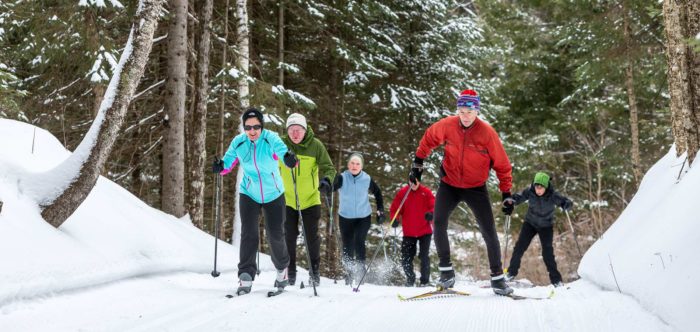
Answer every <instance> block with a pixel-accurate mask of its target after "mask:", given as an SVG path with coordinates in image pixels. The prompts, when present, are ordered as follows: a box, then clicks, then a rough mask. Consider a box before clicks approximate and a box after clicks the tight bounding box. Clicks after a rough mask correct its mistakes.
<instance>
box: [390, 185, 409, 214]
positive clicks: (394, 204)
mask: <svg viewBox="0 0 700 332" xmlns="http://www.w3.org/2000/svg"><path fill="white" fill-rule="evenodd" d="M406 190H408V186H404V187H403V188H401V189H399V192H398V193H396V196H394V200H393V201H392V202H391V208H389V220H391V219H392V218H394V214H395V213H396V210H398V209H399V205H400V204H401V200H402V199H403V196H404V195H406ZM396 219H397V220H398V219H401V218H400V216H397V217H396Z"/></svg>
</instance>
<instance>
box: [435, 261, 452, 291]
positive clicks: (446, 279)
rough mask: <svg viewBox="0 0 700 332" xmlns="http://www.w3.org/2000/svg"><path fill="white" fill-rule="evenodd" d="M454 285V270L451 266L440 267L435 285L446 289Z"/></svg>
mask: <svg viewBox="0 0 700 332" xmlns="http://www.w3.org/2000/svg"><path fill="white" fill-rule="evenodd" d="M448 269H449V270H448ZM454 285H455V270H453V269H452V267H451V266H450V267H446V268H443V267H440V279H439V280H438V282H437V284H435V286H437V288H438V289H448V288H452V287H454Z"/></svg>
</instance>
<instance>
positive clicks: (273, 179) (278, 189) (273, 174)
mask: <svg viewBox="0 0 700 332" xmlns="http://www.w3.org/2000/svg"><path fill="white" fill-rule="evenodd" d="M270 175H272V182H274V183H275V188H277V192H280V187H279V186H277V179H275V172H270Z"/></svg>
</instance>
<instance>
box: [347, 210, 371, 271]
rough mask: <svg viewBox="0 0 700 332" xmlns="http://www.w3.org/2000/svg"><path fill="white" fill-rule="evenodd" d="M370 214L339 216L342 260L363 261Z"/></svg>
mask: <svg viewBox="0 0 700 332" xmlns="http://www.w3.org/2000/svg"><path fill="white" fill-rule="evenodd" d="M371 222H372V221H371V214H370V215H369V216H367V217H364V218H352V219H349V218H344V217H343V216H340V223H339V226H340V235H341V237H342V238H343V262H344V263H348V262H352V261H358V262H361V263H364V262H365V258H366V255H367V254H366V247H365V241H366V240H367V233H368V232H369V226H371Z"/></svg>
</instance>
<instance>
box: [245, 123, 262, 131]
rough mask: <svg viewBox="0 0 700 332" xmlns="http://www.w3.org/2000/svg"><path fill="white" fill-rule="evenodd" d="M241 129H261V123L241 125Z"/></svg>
mask: <svg viewBox="0 0 700 332" xmlns="http://www.w3.org/2000/svg"><path fill="white" fill-rule="evenodd" d="M243 129H245V131H251V130H260V129H262V125H259V124H256V125H252V126H243Z"/></svg>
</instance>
